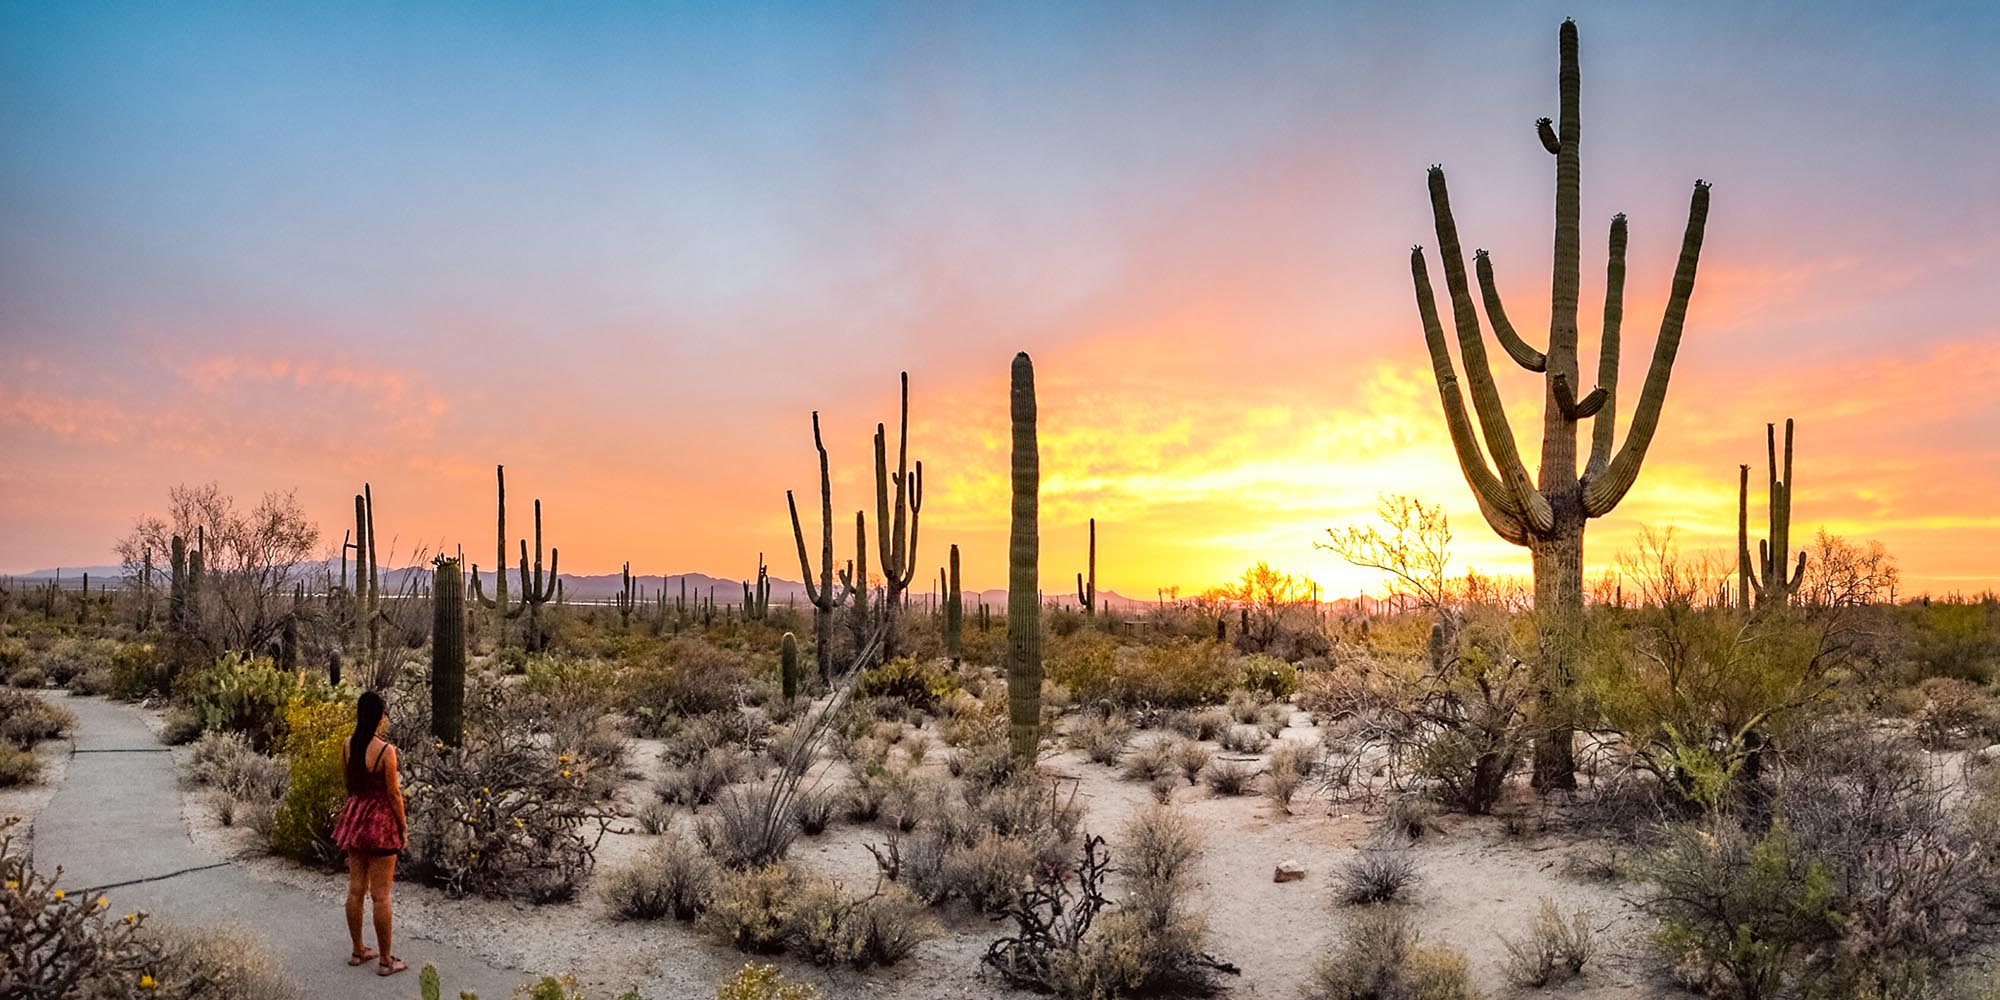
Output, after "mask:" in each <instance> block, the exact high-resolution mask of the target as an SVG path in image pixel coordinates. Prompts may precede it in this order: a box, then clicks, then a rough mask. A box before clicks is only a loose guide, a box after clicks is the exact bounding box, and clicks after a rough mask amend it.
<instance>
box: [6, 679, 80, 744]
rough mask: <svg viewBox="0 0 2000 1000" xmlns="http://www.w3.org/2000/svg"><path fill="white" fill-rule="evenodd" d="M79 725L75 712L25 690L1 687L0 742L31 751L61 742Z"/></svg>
mask: <svg viewBox="0 0 2000 1000" xmlns="http://www.w3.org/2000/svg"><path fill="white" fill-rule="evenodd" d="M75 725H76V713H74V712H71V711H70V710H69V709H67V708H64V707H62V706H61V705H56V704H53V703H50V702H47V701H43V700H42V699H41V698H40V697H39V696H37V695H32V694H28V693H27V692H25V691H19V690H12V689H8V688H0V740H5V741H7V742H9V743H12V744H14V745H15V746H17V747H20V748H21V749H23V750H28V749H32V748H33V747H34V745H35V744H37V743H39V742H41V741H43V740H53V739H59V738H61V737H62V736H64V735H66V734H67V733H68V732H69V731H70V729H71V728H72V727H74V726H75Z"/></svg>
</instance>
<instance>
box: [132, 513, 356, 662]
mask: <svg viewBox="0 0 2000 1000" xmlns="http://www.w3.org/2000/svg"><path fill="white" fill-rule="evenodd" d="M175 535H179V536H181V537H182V539H183V540H184V541H185V542H186V544H187V546H188V547H189V549H193V548H194V547H195V546H196V545H197V543H198V544H199V545H200V547H201V551H202V573H203V576H202V585H201V593H200V600H199V605H198V606H199V614H198V617H197V619H196V620H195V622H194V623H193V629H194V635H193V636H192V638H194V639H196V640H197V641H199V642H201V643H202V644H203V645H205V646H207V647H208V649H209V651H210V652H220V651H223V650H231V649H237V650H245V651H256V650H261V649H263V648H265V647H266V646H268V645H269V644H270V643H271V642H272V640H274V639H275V638H276V637H277V635H278V633H279V631H280V630H281V629H282V628H283V627H284V621H285V616H286V615H287V614H289V613H290V603H291V589H292V584H293V583H294V582H295V581H296V580H299V579H300V578H301V577H300V572H301V566H302V564H303V563H305V562H306V560H307V559H308V557H309V556H310V555H311V554H312V551H313V547H314V546H315V545H317V544H318V542H319V528H318V526H317V525H315V524H313V523H312V521H310V520H309V519H307V517H306V513H305V509H304V508H303V507H301V506H300V505H299V501H298V496H297V494H296V493H295V492H293V491H290V490H287V491H283V492H279V491H272V492H269V493H266V494H264V497H263V499H261V500H259V501H258V502H257V505H256V506H255V507H252V508H250V509H249V510H247V511H246V510H240V509H239V508H238V507H237V505H236V501H235V498H233V497H230V496H229V495H227V494H225V493H223V492H222V489H221V487H220V486H218V485H217V484H215V483H213V482H210V483H206V484H203V485H200V486H188V485H185V484H183V485H180V486H175V487H173V488H171V489H169V490H168V491H167V513H166V516H164V517H160V516H153V515H148V516H145V517H141V518H139V520H138V521H137V522H136V523H135V524H134V525H133V529H132V533H131V534H130V535H127V536H126V537H125V538H124V539H123V540H121V541H120V542H119V543H118V556H119V558H120V559H121V560H123V561H124V564H125V571H126V575H127V576H128V577H132V576H136V575H137V574H139V573H140V572H141V570H142V568H143V566H144V563H145V560H146V558H147V553H149V552H150V553H151V554H152V558H153V566H154V572H155V574H156V576H163V575H164V572H165V567H164V564H163V562H162V554H163V553H166V552H168V551H169V550H170V549H171V546H172V542H173V537H174V536H175Z"/></svg>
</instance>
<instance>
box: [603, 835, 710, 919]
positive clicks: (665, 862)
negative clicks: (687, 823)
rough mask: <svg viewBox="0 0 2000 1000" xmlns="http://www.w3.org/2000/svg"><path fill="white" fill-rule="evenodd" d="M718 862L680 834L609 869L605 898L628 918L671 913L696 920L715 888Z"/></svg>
mask: <svg viewBox="0 0 2000 1000" xmlns="http://www.w3.org/2000/svg"><path fill="white" fill-rule="evenodd" d="M715 877H716V868H715V863H714V862H713V861H710V860H709V859H708V857H707V856H706V855H704V854H702V853H701V851H700V850H699V849H698V848H697V846H696V845H695V844H694V843H692V842H690V841H689V840H688V839H687V838H686V837H684V836H681V835H680V834H673V835H671V836H669V837H667V838H666V839H665V840H663V841H661V842H660V843H658V844H655V845H653V847H651V848H649V849H648V850H647V851H646V852H645V853H644V854H642V855H640V856H639V858H638V860H636V861H634V862H633V863H632V864H631V865H630V866H628V867H626V868H622V869H619V870H618V871H615V872H612V873H610V875H609V876H608V877H607V878H606V881H605V885H604V899H605V902H606V903H608V904H609V905H610V906H611V911H612V912H613V913H615V914H617V915H618V916H619V917H621V918H624V919H627V920H652V919H655V918H658V917H664V916H668V915H672V916H673V917H674V918H675V919H678V920H693V919H694V918H695V917H697V916H699V915H700V914H701V911H703V910H705V909H707V908H708V901H709V898H710V896H711V895H712V894H713V893H714V891H715Z"/></svg>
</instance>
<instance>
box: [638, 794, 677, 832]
mask: <svg viewBox="0 0 2000 1000" xmlns="http://www.w3.org/2000/svg"><path fill="white" fill-rule="evenodd" d="M632 819H633V820H634V821H635V822H637V823H638V824H639V830H640V831H641V832H643V833H646V834H648V835H651V836H658V835H660V834H662V833H665V832H667V831H668V830H670V829H672V828H673V825H674V810H673V807H672V806H671V805H669V804H668V803H667V801H666V800H664V799H662V798H660V797H659V796H657V795H654V796H651V797H649V798H647V799H646V801H645V802H644V803H642V804H641V805H640V806H639V808H637V809H635V810H633V812H632Z"/></svg>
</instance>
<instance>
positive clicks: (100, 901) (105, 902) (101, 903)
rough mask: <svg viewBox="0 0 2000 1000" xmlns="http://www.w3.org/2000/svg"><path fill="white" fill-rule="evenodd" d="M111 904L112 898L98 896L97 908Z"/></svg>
mask: <svg viewBox="0 0 2000 1000" xmlns="http://www.w3.org/2000/svg"><path fill="white" fill-rule="evenodd" d="M110 905H111V900H110V899H109V898H108V897H105V896H99V897H97V908H98V909H100V910H101V909H104V908H105V907H107V906H110Z"/></svg>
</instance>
